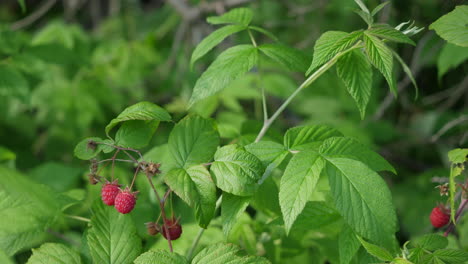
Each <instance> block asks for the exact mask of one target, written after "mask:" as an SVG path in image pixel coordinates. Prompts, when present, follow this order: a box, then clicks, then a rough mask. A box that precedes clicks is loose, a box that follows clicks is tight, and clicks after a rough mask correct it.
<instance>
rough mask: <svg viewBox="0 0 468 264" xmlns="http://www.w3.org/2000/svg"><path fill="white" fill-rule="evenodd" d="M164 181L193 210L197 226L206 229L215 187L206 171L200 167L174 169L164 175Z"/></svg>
mask: <svg viewBox="0 0 468 264" xmlns="http://www.w3.org/2000/svg"><path fill="white" fill-rule="evenodd" d="M164 181H165V182H166V184H167V185H169V187H171V189H172V190H173V191H174V192H175V193H176V194H177V195H178V196H179V197H180V198H182V200H184V201H185V202H186V203H187V204H188V205H189V206H190V207H192V208H194V209H195V217H196V219H197V221H198V223H199V225H200V226H201V227H203V228H207V227H208V224H209V223H210V221H211V219H212V218H213V216H214V212H215V206H216V186H215V184H214V182H213V179H212V178H211V175H210V173H209V172H208V170H207V169H206V168H205V167H203V166H202V165H198V166H193V167H189V168H188V169H182V168H175V169H172V170H170V171H169V172H168V173H167V174H166V175H165V177H164Z"/></svg>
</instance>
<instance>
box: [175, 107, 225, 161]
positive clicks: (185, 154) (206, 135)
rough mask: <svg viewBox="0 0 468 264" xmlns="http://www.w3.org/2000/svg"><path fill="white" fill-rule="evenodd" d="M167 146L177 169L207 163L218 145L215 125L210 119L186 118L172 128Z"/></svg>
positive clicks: (192, 116) (193, 116) (194, 116)
mask: <svg viewBox="0 0 468 264" xmlns="http://www.w3.org/2000/svg"><path fill="white" fill-rule="evenodd" d="M168 144H169V149H170V151H171V153H172V156H173V157H174V160H175V163H176V164H177V166H178V167H179V168H188V167H190V166H192V165H198V164H201V163H206V162H209V161H211V160H212V158H213V155H214V153H215V152H216V148H217V147H218V145H219V134H218V131H217V128H216V124H215V122H214V121H213V120H211V119H205V118H203V117H200V116H196V115H191V116H187V117H185V118H184V119H182V120H181V121H180V122H179V123H177V125H175V126H174V128H173V129H172V131H171V134H170V135H169V141H168Z"/></svg>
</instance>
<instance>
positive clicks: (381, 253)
mask: <svg viewBox="0 0 468 264" xmlns="http://www.w3.org/2000/svg"><path fill="white" fill-rule="evenodd" d="M358 239H359V241H360V242H361V245H362V246H363V247H364V248H365V249H366V251H367V252H368V253H369V254H371V255H372V256H374V257H376V258H378V259H380V260H383V261H391V260H392V259H393V256H392V254H390V252H388V250H386V249H385V248H382V247H379V246H377V245H374V244H372V243H369V242H367V241H365V240H364V239H362V238H361V237H360V236H358Z"/></svg>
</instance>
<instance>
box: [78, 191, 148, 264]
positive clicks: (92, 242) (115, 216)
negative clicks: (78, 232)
mask: <svg viewBox="0 0 468 264" xmlns="http://www.w3.org/2000/svg"><path fill="white" fill-rule="evenodd" d="M92 212H93V217H92V218H91V222H90V228H89V229H88V235H87V239H88V246H89V251H90V254H91V257H92V258H93V261H94V263H102V264H117V263H118V264H126V263H133V261H134V260H135V259H136V258H137V257H138V255H140V252H141V240H140V238H139V237H138V235H137V233H136V228H135V225H134V223H133V221H132V218H131V217H130V216H129V215H124V214H120V213H119V212H117V210H115V208H113V207H109V206H106V205H104V204H103V203H102V201H100V200H99V201H98V200H96V201H95V202H94V204H93V207H92Z"/></svg>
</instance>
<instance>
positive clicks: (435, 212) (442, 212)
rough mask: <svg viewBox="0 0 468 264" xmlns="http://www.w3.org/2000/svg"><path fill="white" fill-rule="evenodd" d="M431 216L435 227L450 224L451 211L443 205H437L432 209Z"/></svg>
mask: <svg viewBox="0 0 468 264" xmlns="http://www.w3.org/2000/svg"><path fill="white" fill-rule="evenodd" d="M429 218H430V219H431V224H432V225H433V226H434V227H435V228H441V227H443V226H445V225H446V224H448V222H449V221H450V213H449V212H448V210H447V209H446V208H444V207H443V206H437V207H434V209H432V212H431V215H430V217H429Z"/></svg>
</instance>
